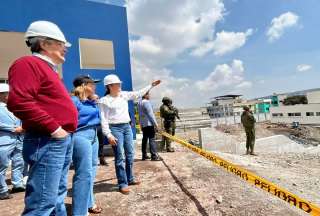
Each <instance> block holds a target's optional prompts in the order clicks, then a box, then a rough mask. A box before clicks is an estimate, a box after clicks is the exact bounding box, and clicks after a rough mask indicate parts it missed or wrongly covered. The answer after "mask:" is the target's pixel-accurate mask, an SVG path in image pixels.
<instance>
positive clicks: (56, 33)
mask: <svg viewBox="0 0 320 216" xmlns="http://www.w3.org/2000/svg"><path fill="white" fill-rule="evenodd" d="M38 36H40V37H48V38H52V39H55V40H58V41H61V42H64V43H65V46H66V47H71V44H70V43H69V42H68V41H67V40H66V38H65V37H64V34H63V33H62V31H61V30H60V28H59V27H58V26H57V25H56V24H54V23H52V22H49V21H35V22H33V23H31V24H30V26H29V27H28V29H27V31H26V34H25V36H24V37H25V38H26V39H28V38H31V37H38Z"/></svg>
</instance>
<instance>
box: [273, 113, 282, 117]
mask: <svg viewBox="0 0 320 216" xmlns="http://www.w3.org/2000/svg"><path fill="white" fill-rule="evenodd" d="M272 117H283V113H272Z"/></svg>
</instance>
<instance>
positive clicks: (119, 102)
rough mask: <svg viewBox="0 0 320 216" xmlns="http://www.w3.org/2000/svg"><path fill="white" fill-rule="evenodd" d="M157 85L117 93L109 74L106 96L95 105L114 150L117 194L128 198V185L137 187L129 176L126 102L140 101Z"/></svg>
mask: <svg viewBox="0 0 320 216" xmlns="http://www.w3.org/2000/svg"><path fill="white" fill-rule="evenodd" d="M160 82H161V81H160V80H157V81H154V82H152V84H151V85H148V86H147V87H145V88H144V89H141V90H140V91H131V92H127V91H121V83H122V82H121V81H120V79H119V77H118V76H116V75H114V74H111V75H108V76H106V77H105V78H104V85H105V87H106V91H107V92H106V96H104V97H103V98H101V99H100V101H99V106H100V112H101V126H102V132H103V134H104V135H105V136H106V137H107V138H108V141H109V143H110V144H111V145H112V147H113V150H114V155H115V167H116V175H117V179H118V186H119V191H120V192H121V193H123V194H129V192H130V190H129V187H128V186H129V185H139V184H140V182H139V181H137V180H135V178H134V175H133V160H134V145H133V135H132V129H131V126H130V121H131V119H130V116H129V111H128V101H129V100H135V99H138V98H139V97H142V96H143V95H144V94H145V93H146V92H148V91H150V90H151V89H152V88H153V87H155V86H157V85H159V84H160Z"/></svg>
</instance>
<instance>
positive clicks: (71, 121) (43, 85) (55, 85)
mask: <svg viewBox="0 0 320 216" xmlns="http://www.w3.org/2000/svg"><path fill="white" fill-rule="evenodd" d="M9 85H10V92H9V100H8V108H9V110H10V111H11V112H13V113H14V114H15V116H17V117H18V118H19V119H21V121H22V127H23V128H24V129H25V130H26V131H27V132H31V133H37V134H41V135H50V134H51V133H52V132H54V131H55V130H56V129H58V128H59V127H60V126H61V127H62V128H63V129H64V130H66V131H68V132H74V131H75V130H76V128H77V123H78V120H77V119H78V113H77V109H76V107H75V106H74V104H73V102H72V100H71V98H70V96H69V94H68V91H67V89H66V88H65V86H64V85H63V83H62V81H61V80H60V78H59V76H58V74H57V73H56V72H55V71H54V70H53V69H52V68H51V67H50V66H49V65H48V63H47V62H45V61H44V60H42V59H40V58H38V57H35V56H25V57H22V58H19V59H18V60H16V61H15V62H14V63H13V65H12V66H11V67H10V69H9Z"/></svg>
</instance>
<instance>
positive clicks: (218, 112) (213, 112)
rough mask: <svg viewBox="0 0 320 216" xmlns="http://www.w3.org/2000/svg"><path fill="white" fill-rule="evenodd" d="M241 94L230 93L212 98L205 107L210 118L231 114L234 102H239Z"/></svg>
mask: <svg viewBox="0 0 320 216" xmlns="http://www.w3.org/2000/svg"><path fill="white" fill-rule="evenodd" d="M241 96H242V95H231V94H230V95H222V96H218V97H215V98H213V100H212V101H211V102H210V103H209V106H208V107H207V111H208V114H209V116H210V118H221V117H227V116H233V115H234V112H235V107H234V104H238V103H241V101H242V99H241ZM236 111H237V110H236Z"/></svg>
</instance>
